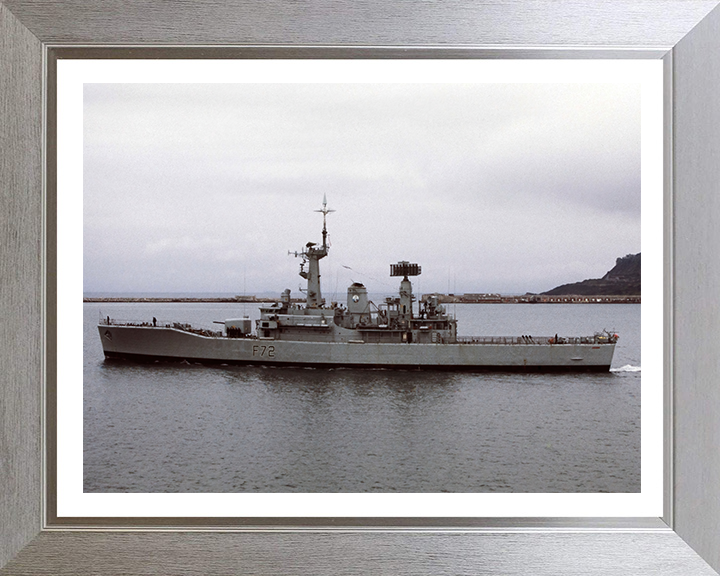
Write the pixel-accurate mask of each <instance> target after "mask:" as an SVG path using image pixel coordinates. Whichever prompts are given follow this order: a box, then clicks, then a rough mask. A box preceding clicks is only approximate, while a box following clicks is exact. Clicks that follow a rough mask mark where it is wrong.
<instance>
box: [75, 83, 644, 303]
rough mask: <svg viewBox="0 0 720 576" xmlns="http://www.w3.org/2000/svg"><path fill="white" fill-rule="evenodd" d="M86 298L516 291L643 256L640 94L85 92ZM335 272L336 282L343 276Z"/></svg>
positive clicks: (372, 89)
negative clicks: (309, 265)
mask: <svg viewBox="0 0 720 576" xmlns="http://www.w3.org/2000/svg"><path fill="white" fill-rule="evenodd" d="M84 106H85V115H84V191H83V194H84V283H85V290H86V291H165V292H173V291H183V292H185V291H211V292H235V293H240V292H241V291H242V290H243V286H245V288H246V289H247V290H248V291H249V292H255V291H256V292H261V291H278V292H279V291H280V290H282V289H283V288H285V287H290V288H292V289H293V290H296V289H297V287H298V285H299V283H300V281H301V279H300V278H299V277H298V276H297V264H298V262H297V260H296V259H294V258H293V257H291V256H288V255H287V250H288V249H292V250H295V249H299V248H300V247H302V246H303V245H304V244H305V242H307V241H308V240H313V241H318V240H320V229H321V218H320V216H319V215H318V214H315V213H314V212H313V210H316V209H318V208H319V207H320V203H321V201H322V196H323V194H327V197H328V204H329V205H330V207H331V208H334V209H336V210H337V212H336V213H334V214H331V215H330V216H329V221H328V228H329V230H330V234H331V240H332V242H333V246H332V249H331V253H330V256H329V257H328V258H326V259H325V260H323V262H322V269H323V280H324V282H325V292H326V294H328V293H332V292H333V291H334V290H335V286H337V287H338V288H337V290H338V291H339V292H342V291H343V290H344V288H345V284H346V283H347V282H348V281H350V280H351V279H353V280H359V281H364V282H366V283H367V284H368V287H369V288H370V289H371V291H388V292H390V291H392V290H394V289H395V284H396V282H395V281H394V280H395V279H393V280H391V279H390V278H388V269H389V266H388V264H390V263H391V262H395V261H397V260H399V259H411V260H414V261H418V262H419V263H421V264H422V265H423V275H422V276H421V277H419V278H418V282H417V287H418V290H423V291H433V290H443V291H444V290H447V289H448V287H450V289H451V290H455V291H457V292H470V291H503V292H524V291H527V290H530V291H540V290H545V289H549V288H551V287H553V286H555V285H557V284H561V283H565V282H571V281H576V280H582V279H584V278H587V277H593V276H594V277H596V276H600V275H602V274H603V273H604V272H605V271H607V270H608V269H609V268H610V267H612V265H613V264H614V261H615V258H616V257H618V256H623V255H625V254H627V253H630V252H639V251H640V91H639V86H636V85H622V84H618V85H616V84H590V85H588V84H584V85H580V84H547V85H535V84H512V85H478V84H464V85H438V84H427V85H425V84H416V85H408V84H402V85H401V84H398V85H384V84H378V85H365V84H352V85H340V84H336V85H327V84H303V85H293V84H250V85H248V84H223V85H180V84H158V85H148V84H87V85H86V87H85V93H84ZM343 266H350V267H351V268H353V271H352V272H351V271H349V270H348V269H347V268H344V267H343Z"/></svg>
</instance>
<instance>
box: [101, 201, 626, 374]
mask: <svg viewBox="0 0 720 576" xmlns="http://www.w3.org/2000/svg"><path fill="white" fill-rule="evenodd" d="M316 212H320V213H321V214H322V216H323V228H322V244H317V243H314V242H308V243H307V244H306V245H305V247H304V248H303V249H302V250H301V251H298V252H290V253H289V254H293V255H294V256H296V257H299V258H301V262H300V276H301V277H302V278H304V279H305V280H306V281H307V289H306V292H305V294H306V298H305V303H304V304H302V303H299V302H294V301H293V300H292V299H291V297H290V290H285V291H284V292H283V293H282V295H281V297H280V298H279V299H278V300H277V301H276V302H274V303H272V304H269V305H265V306H262V307H261V308H260V318H259V319H258V320H256V321H255V329H254V330H253V326H252V321H251V319H250V318H248V317H240V318H230V319H227V320H225V321H224V322H220V323H221V324H223V325H224V328H223V330H219V331H215V330H205V329H199V328H194V327H193V326H191V325H188V324H183V323H178V322H173V323H170V324H167V323H166V324H162V323H160V324H157V323H156V322H155V321H153V322H152V323H150V322H126V321H117V320H113V319H112V318H110V317H106V318H104V319H103V320H101V321H100V323H99V325H98V330H99V334H100V340H101V342H102V346H103V351H104V353H105V356H106V357H107V358H126V359H130V360H136V361H148V360H152V361H154V360H186V361H189V362H199V363H224V364H256V365H275V366H302V367H316V368H338V367H345V368H399V369H412V370H416V369H431V370H476V371H490V370H492V371H537V372H560V371H572V372H607V371H609V369H610V364H611V362H612V357H613V353H614V351H615V344H616V342H617V339H618V336H617V334H614V333H610V332H598V333H596V334H594V335H592V336H557V335H555V336H546V337H537V336H534V337H530V336H475V337H459V336H458V335H457V319H456V318H454V317H453V316H451V315H450V314H448V313H447V312H446V310H445V309H444V306H443V305H442V303H441V302H440V299H439V297H438V296H437V295H434V296H430V297H428V298H426V299H425V300H424V301H422V302H420V301H417V299H416V297H415V296H414V295H413V291H412V282H411V281H410V278H411V277H413V276H417V275H419V274H420V273H421V271H422V270H421V267H420V266H419V265H418V264H416V263H411V262H407V261H401V262H398V263H396V264H391V265H390V276H393V277H399V278H401V280H400V288H399V293H398V296H396V297H390V298H385V299H384V301H383V302H381V303H379V304H378V305H376V304H375V303H373V302H372V301H371V300H370V299H369V297H368V291H367V288H366V287H365V286H364V285H363V284H361V283H359V282H353V283H352V284H351V285H350V286H349V287H348V289H347V302H346V304H345V305H338V304H337V303H335V302H333V303H331V304H330V305H329V306H326V302H325V299H324V298H323V296H322V292H321V287H320V260H322V259H323V258H325V257H326V256H327V255H328V252H329V245H328V239H327V236H328V232H327V215H328V214H329V213H331V212H333V210H329V209H328V208H327V199H326V198H325V197H324V198H323V205H322V209H321V210H316ZM415 302H417V305H415ZM416 308H417V310H416Z"/></svg>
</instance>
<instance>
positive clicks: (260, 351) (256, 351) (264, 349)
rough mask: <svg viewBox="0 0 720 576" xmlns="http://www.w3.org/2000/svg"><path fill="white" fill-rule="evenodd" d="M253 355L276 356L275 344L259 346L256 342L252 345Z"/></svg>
mask: <svg viewBox="0 0 720 576" xmlns="http://www.w3.org/2000/svg"><path fill="white" fill-rule="evenodd" d="M252 355H253V356H264V357H267V358H275V346H259V345H257V344H255V345H254V346H253V347H252Z"/></svg>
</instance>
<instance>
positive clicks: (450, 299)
mask: <svg viewBox="0 0 720 576" xmlns="http://www.w3.org/2000/svg"><path fill="white" fill-rule="evenodd" d="M427 296H429V294H423V296H422V297H421V300H425V299H426V297H427ZM438 296H439V300H440V301H441V302H443V303H445V304H640V303H641V299H640V296H604V295H600V296H586V295H566V296H547V295H545V294H526V295H524V296H503V295H499V294H488V295H485V294H478V295H455V294H438ZM277 301H278V298H268V297H258V296H236V297H232V296H226V297H192V296H159V297H136V296H102V297H83V302H103V303H114V302H118V303H123V302H128V303H143V302H148V303H172V302H177V303H187V304H195V303H224V304H265V303H268V302H277ZM291 301H292V302H295V303H303V302H304V301H305V300H304V299H300V298H291Z"/></svg>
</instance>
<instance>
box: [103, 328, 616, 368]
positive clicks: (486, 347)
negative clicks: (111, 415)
mask: <svg viewBox="0 0 720 576" xmlns="http://www.w3.org/2000/svg"><path fill="white" fill-rule="evenodd" d="M98 330H99V333H100V340H101V342H102V345H103V351H104V353H105V356H107V357H120V358H128V359H133V360H145V361H146V360H183V359H184V360H188V361H191V362H201V363H227V364H260V365H278V366H310V367H358V368H377V367H382V368H406V369H436V370H443V369H444V370H498V371H547V372H550V371H573V372H602V371H608V370H609V369H610V363H611V361H612V356H613V352H614V349H615V344H614V343H608V344H597V343H589V344H584V343H571V344H549V343H541V344H537V343H512V344H501V343H477V342H468V343H455V344H440V343H371V342H307V341H292V340H275V339H263V338H255V337H250V338H227V337H215V336H203V335H199V334H195V333H192V332H188V331H184V330H179V329H176V328H170V327H152V326H117V325H108V324H101V325H99V326H98Z"/></svg>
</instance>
